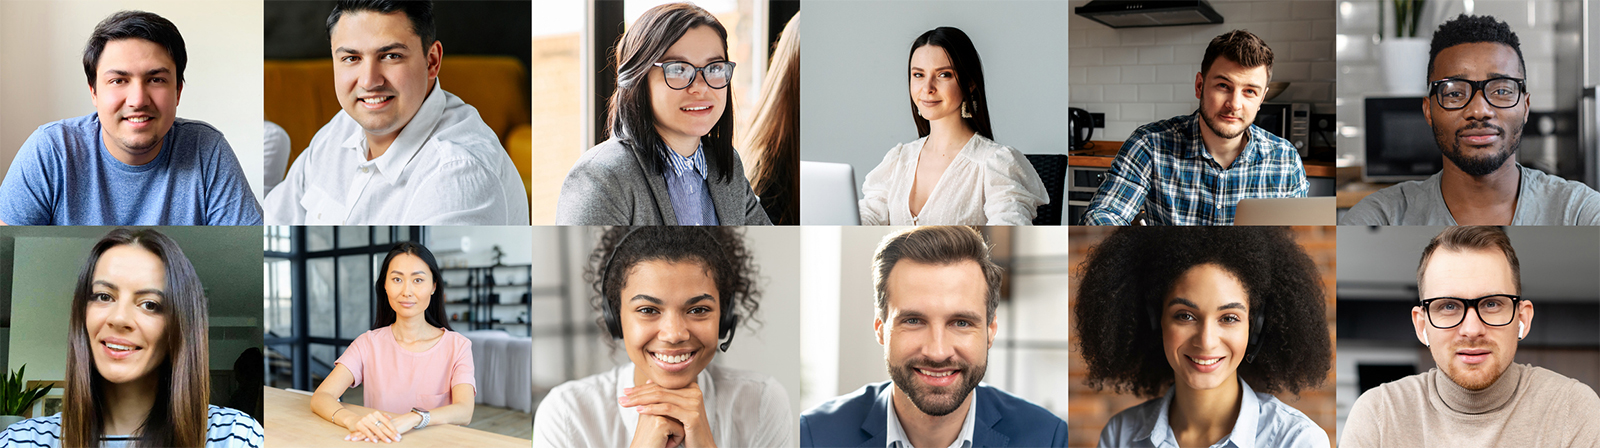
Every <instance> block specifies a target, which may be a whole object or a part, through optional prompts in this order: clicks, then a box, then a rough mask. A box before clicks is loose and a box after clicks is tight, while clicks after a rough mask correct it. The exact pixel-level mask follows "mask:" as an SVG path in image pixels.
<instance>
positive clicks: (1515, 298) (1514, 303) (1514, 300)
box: [1421, 294, 1523, 330]
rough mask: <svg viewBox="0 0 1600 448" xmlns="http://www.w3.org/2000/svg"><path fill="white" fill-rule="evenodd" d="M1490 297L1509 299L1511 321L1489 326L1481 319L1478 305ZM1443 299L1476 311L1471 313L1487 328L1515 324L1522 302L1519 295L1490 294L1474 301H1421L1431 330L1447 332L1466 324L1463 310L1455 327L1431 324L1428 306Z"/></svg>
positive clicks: (1431, 314)
mask: <svg viewBox="0 0 1600 448" xmlns="http://www.w3.org/2000/svg"><path fill="white" fill-rule="evenodd" d="M1491 297H1505V298H1509V299H1511V320H1507V321H1506V323H1503V324H1498V325H1496V324H1491V323H1489V321H1487V320H1484V319H1483V311H1482V310H1478V303H1479V302H1482V301H1483V300H1484V299H1488V298H1491ZM1445 299H1449V300H1455V301H1459V302H1461V305H1462V306H1464V307H1466V309H1471V310H1474V311H1477V312H1476V313H1473V314H1477V315H1478V322H1483V324H1484V325H1488V326H1491V327H1504V326H1506V325H1511V323H1512V322H1516V321H1517V308H1518V305H1519V304H1521V303H1522V300H1523V298H1522V296H1519V295H1516V294H1490V295H1486V296H1483V297H1479V298H1476V299H1463V298H1460V297H1434V298H1431V299H1423V300H1422V301H1421V303H1422V314H1423V316H1425V317H1427V318H1428V325H1432V326H1433V328H1438V329H1440V330H1449V329H1451V328H1455V327H1459V326H1461V324H1463V323H1466V322H1467V315H1466V311H1465V310H1463V311H1462V314H1461V320H1460V321H1459V322H1456V324H1455V325H1451V326H1448V327H1441V326H1439V324H1436V323H1434V322H1433V313H1431V312H1428V305H1429V304H1432V303H1433V302H1434V301H1435V300H1445Z"/></svg>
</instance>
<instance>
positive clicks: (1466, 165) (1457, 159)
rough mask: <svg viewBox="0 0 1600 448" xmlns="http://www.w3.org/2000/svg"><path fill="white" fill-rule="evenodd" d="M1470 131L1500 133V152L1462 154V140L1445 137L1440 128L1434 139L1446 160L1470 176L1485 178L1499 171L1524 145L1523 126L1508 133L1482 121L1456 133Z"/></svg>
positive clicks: (1452, 136) (1435, 130)
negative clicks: (1486, 130)
mask: <svg viewBox="0 0 1600 448" xmlns="http://www.w3.org/2000/svg"><path fill="white" fill-rule="evenodd" d="M1469 129H1493V130H1495V131H1498V132H1500V135H1501V137H1502V139H1501V142H1502V143H1501V146H1500V150H1499V151H1495V152H1494V153H1493V154H1488V155H1479V156H1474V155H1469V154H1467V153H1465V152H1462V150H1461V143H1460V140H1458V139H1457V138H1456V137H1457V136H1456V135H1444V132H1442V131H1441V130H1440V129H1438V128H1434V130H1433V139H1434V141H1435V142H1437V143H1438V144H1439V151H1440V152H1443V153H1444V157H1445V158H1446V159H1450V163H1452V164H1454V165H1455V166H1456V168H1459V169H1461V172H1463V173H1467V175H1469V176H1473V177H1478V176H1485V175H1488V174H1489V173H1493V172H1495V170H1499V169H1500V167H1501V166H1504V165H1505V163H1506V159H1509V158H1511V156H1513V155H1516V153H1517V147H1519V146H1521V145H1522V126H1517V128H1516V129H1515V130H1514V131H1513V132H1506V129H1504V128H1501V127H1499V126H1495V125H1492V124H1489V123H1487V122H1481V121H1480V122H1477V123H1476V124H1469V125H1467V126H1466V127H1463V128H1461V129H1458V130H1456V133H1457V134H1459V133H1460V132H1461V131H1466V130H1469Z"/></svg>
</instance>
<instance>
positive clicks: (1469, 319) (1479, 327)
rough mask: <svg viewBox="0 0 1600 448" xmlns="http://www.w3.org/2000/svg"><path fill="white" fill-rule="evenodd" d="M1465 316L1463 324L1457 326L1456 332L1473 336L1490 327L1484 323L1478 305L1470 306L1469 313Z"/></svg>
mask: <svg viewBox="0 0 1600 448" xmlns="http://www.w3.org/2000/svg"><path fill="white" fill-rule="evenodd" d="M1463 317H1464V318H1463V319H1462V320H1461V325H1459V326H1456V334H1459V335H1461V336H1467V337H1473V336H1479V335H1482V334H1483V332H1484V330H1487V329H1488V326H1487V325H1484V323H1483V319H1481V318H1479V316H1478V309H1477V308H1476V307H1473V308H1468V309H1467V315H1466V316H1463Z"/></svg>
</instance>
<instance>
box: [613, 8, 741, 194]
mask: <svg viewBox="0 0 1600 448" xmlns="http://www.w3.org/2000/svg"><path fill="white" fill-rule="evenodd" d="M701 26H709V27H711V29H712V30H714V31H716V32H717V35H718V36H721V37H722V53H723V54H727V53H728V30H727V29H726V28H723V27H722V22H718V21H717V17H716V16H713V15H711V12H709V11H706V10H705V9H701V8H700V7H699V6H695V5H693V4H689V3H668V4H665V5H660V6H657V7H654V8H650V9H649V10H647V11H645V12H644V14H643V15H641V16H639V20H637V21H634V22H633V26H631V27H628V31H627V33H626V34H623V35H622V39H621V40H620V41H619V42H618V43H617V47H616V48H617V51H616V52H615V53H613V54H612V61H611V64H612V65H613V66H616V67H617V90H615V91H613V92H612V93H611V100H610V106H609V109H610V112H609V114H610V115H609V116H608V118H607V119H606V121H607V122H608V125H607V127H608V128H609V131H610V133H611V138H614V139H617V140H619V141H621V142H622V143H623V145H624V146H626V147H627V148H628V149H630V150H632V151H633V152H634V153H635V154H638V155H639V160H640V161H642V162H643V163H644V168H645V171H646V172H648V173H651V174H661V173H663V172H664V170H665V169H666V168H667V152H668V151H671V149H668V148H667V147H666V144H665V143H663V142H662V140H661V134H658V133H656V117H655V109H654V108H652V107H651V104H650V89H652V88H656V87H657V86H652V85H650V70H651V69H654V68H655V65H654V64H655V63H656V62H659V61H660V59H661V57H662V56H663V55H665V54H667V49H668V48H671V47H672V45H673V44H676V43H678V39H680V38H682V37H683V35H684V33H687V32H689V30H691V29H694V28H696V27H701ZM727 89H729V90H728V101H727V104H724V105H723V108H722V118H720V119H718V120H717V124H716V125H714V126H712V127H711V132H709V133H707V134H706V135H705V136H704V137H700V144H701V145H702V146H703V147H704V150H705V151H706V156H705V157H706V167H707V168H708V169H709V170H710V171H711V176H709V177H713V178H715V180H716V181H718V182H726V181H728V179H731V178H733V176H734V175H740V176H743V175H744V173H735V172H734V170H733V165H734V158H735V157H737V156H736V155H735V154H734V150H733V90H732V89H733V87H732V86H729V87H727Z"/></svg>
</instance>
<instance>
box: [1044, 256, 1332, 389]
mask: <svg viewBox="0 0 1600 448" xmlns="http://www.w3.org/2000/svg"><path fill="white" fill-rule="evenodd" d="M1203 264H1212V265H1216V266H1219V267H1221V268H1222V269H1223V270H1224V271H1227V272H1228V273H1229V274H1232V275H1233V277H1234V278H1236V279H1238V280H1239V283H1241V284H1242V285H1243V286H1244V289H1245V292H1246V294H1248V295H1249V296H1250V304H1249V310H1248V311H1249V314H1250V315H1251V316H1252V318H1251V321H1252V324H1253V321H1254V320H1255V316H1260V318H1261V328H1260V329H1252V332H1255V333H1257V334H1258V335H1259V339H1258V342H1257V344H1259V347H1256V348H1255V349H1256V350H1257V351H1256V357H1255V359H1254V360H1253V361H1251V362H1247V363H1242V364H1240V365H1239V370H1238V375H1239V378H1241V379H1243V380H1245V381H1246V382H1248V383H1250V387H1251V388H1253V389H1255V390H1256V391H1257V392H1266V393H1278V392H1280V391H1288V392H1292V393H1299V392H1300V391H1301V390H1303V389H1309V388H1312V387H1315V386H1316V385H1319V384H1321V383H1322V381H1323V380H1325V379H1326V378H1327V376H1328V368H1329V365H1330V363H1331V362H1332V358H1333V356H1332V353H1331V350H1332V346H1331V344H1330V343H1329V337H1328V323H1327V316H1326V311H1325V310H1326V305H1325V304H1324V298H1323V288H1322V274H1321V272H1320V271H1319V270H1318V269H1317V265H1316V263H1315V262H1313V261H1312V260H1311V257H1310V256H1309V255H1307V254H1306V253H1305V251H1304V250H1302V249H1301V248H1300V245H1299V244H1298V243H1296V242H1295V241H1294V237H1293V236H1292V235H1291V234H1290V233H1289V230H1288V229H1286V228H1281V227H1191V228H1152V227H1123V228H1119V229H1117V230H1116V231H1115V232H1114V233H1112V234H1111V235H1109V236H1107V237H1106V238H1105V239H1104V240H1102V241H1101V242H1100V244H1099V245H1097V246H1095V247H1094V248H1093V249H1091V250H1090V251H1089V254H1088V256H1087V257H1086V258H1085V259H1084V261H1083V263H1082V264H1081V265H1079V268H1078V272H1079V278H1078V282H1077V285H1078V286H1077V287H1078V290H1077V303H1076V304H1074V305H1073V310H1072V313H1073V320H1074V323H1076V324H1077V328H1076V329H1075V331H1077V334H1078V342H1077V344H1078V349H1079V351H1080V353H1082V355H1083V362H1084V364H1085V365H1087V366H1088V370H1089V374H1088V378H1087V379H1086V380H1085V383H1086V384H1088V385H1089V386H1090V387H1092V388H1095V389H1106V388H1109V389H1112V390H1114V391H1117V392H1119V393H1122V392H1132V393H1134V394H1136V395H1139V396H1145V397H1155V396H1160V395H1161V393H1162V391H1163V389H1165V388H1166V387H1167V386H1168V385H1170V384H1172V382H1173V372H1172V365H1171V364H1169V363H1167V359H1166V356H1165V355H1164V354H1163V353H1162V345H1163V344H1162V340H1161V331H1160V330H1158V329H1157V328H1160V322H1159V319H1160V314H1159V312H1157V313H1154V314H1152V311H1158V310H1159V309H1160V306H1161V301H1162V300H1163V299H1165V297H1166V295H1167V294H1170V293H1171V292H1172V288H1173V286H1174V285H1175V284H1176V283H1177V280H1178V278H1179V277H1180V276H1182V275H1183V274H1184V273H1185V272H1188V271H1189V269H1191V268H1193V267H1195V266H1199V265H1203ZM1236 355H1244V354H1243V353H1238V354H1236Z"/></svg>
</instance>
